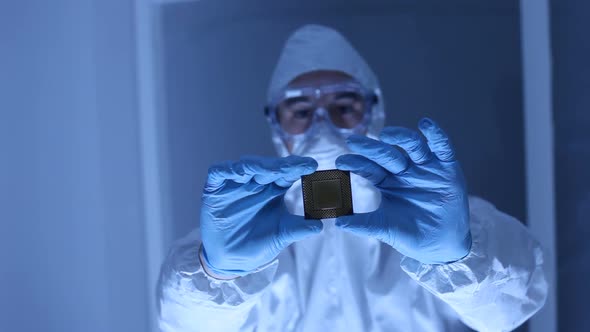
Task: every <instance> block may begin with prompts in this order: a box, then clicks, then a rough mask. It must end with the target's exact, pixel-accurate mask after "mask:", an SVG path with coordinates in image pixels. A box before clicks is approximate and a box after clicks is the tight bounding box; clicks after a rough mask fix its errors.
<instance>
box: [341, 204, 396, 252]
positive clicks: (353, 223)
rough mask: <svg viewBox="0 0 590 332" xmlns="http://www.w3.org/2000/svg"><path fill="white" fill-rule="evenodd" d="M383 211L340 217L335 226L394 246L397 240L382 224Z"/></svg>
mask: <svg viewBox="0 0 590 332" xmlns="http://www.w3.org/2000/svg"><path fill="white" fill-rule="evenodd" d="M381 213H382V212H381V209H378V210H376V211H373V212H369V213H355V214H353V215H349V216H340V217H338V218H337V219H336V223H335V225H336V226H337V227H339V228H341V229H342V230H344V231H347V232H350V233H353V234H356V235H361V236H368V237H372V238H375V239H377V240H380V241H383V242H385V243H387V244H389V245H392V246H393V243H394V242H393V241H394V240H395V239H394V238H393V236H392V234H391V232H390V231H389V227H384V226H383V222H382V214H381Z"/></svg>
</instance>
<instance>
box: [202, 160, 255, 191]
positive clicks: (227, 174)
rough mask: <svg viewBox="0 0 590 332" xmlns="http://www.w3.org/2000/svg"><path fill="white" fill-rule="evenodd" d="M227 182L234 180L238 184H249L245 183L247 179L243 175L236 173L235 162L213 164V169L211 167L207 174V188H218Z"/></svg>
mask: <svg viewBox="0 0 590 332" xmlns="http://www.w3.org/2000/svg"><path fill="white" fill-rule="evenodd" d="M227 180H232V181H235V182H238V183H245V182H247V181H245V180H246V177H245V176H244V175H243V174H238V173H236V172H234V169H233V162H231V161H224V162H220V163H216V164H213V165H212V166H211V167H209V170H208V172H207V184H206V187H205V188H206V189H210V190H211V189H215V188H218V187H220V186H221V185H222V184H223V183H224V182H225V181H227ZM248 181H249V179H248Z"/></svg>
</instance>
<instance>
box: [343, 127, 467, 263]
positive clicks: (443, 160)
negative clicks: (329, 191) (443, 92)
mask: <svg viewBox="0 0 590 332" xmlns="http://www.w3.org/2000/svg"><path fill="white" fill-rule="evenodd" d="M419 129H420V131H421V132H422V134H424V137H426V139H427V141H426V140H424V138H423V137H422V136H421V135H420V134H419V133H418V132H416V131H413V130H410V129H406V128H401V127H387V128H385V129H384V130H383V131H382V132H381V135H380V141H377V140H373V139H370V138H368V137H365V136H359V135H353V136H350V137H349V138H348V139H347V144H348V146H349V148H350V149H351V150H352V151H353V152H354V153H356V154H348V155H343V156H340V157H339V158H338V159H337V160H336V167H338V168H339V169H341V170H347V171H351V172H353V173H356V174H358V175H360V176H363V177H365V178H367V179H368V180H370V181H371V182H372V183H373V184H374V185H375V186H376V187H377V188H379V189H380V190H381V193H382V202H381V206H380V207H379V209H377V210H376V211H373V212H369V213H364V214H355V215H351V216H342V217H339V218H338V220H337V221H336V225H337V226H339V227H341V228H342V229H344V230H347V231H350V232H352V233H355V234H359V235H366V236H371V237H374V238H377V239H379V240H381V241H383V242H385V243H387V244H389V245H391V246H392V247H393V248H395V249H397V250H398V251H399V252H400V253H401V254H403V255H405V256H408V257H411V258H414V259H416V260H418V261H420V262H422V263H426V264H444V263H448V262H453V261H456V260H459V259H461V258H463V257H465V256H466V255H467V254H468V253H469V250H470V248H471V232H470V229H469V205H468V197H467V192H466V188H465V180H464V177H463V172H462V170H461V167H460V166H459V162H458V161H457V160H456V159H455V153H454V151H453V148H452V147H451V144H450V142H449V138H448V137H447V135H446V134H445V133H444V132H443V131H442V129H441V128H440V127H439V126H438V125H437V124H436V123H434V122H433V121H432V120H430V119H427V118H424V119H422V120H421V121H420V123H419ZM400 148H401V149H400ZM404 151H405V152H404ZM353 195H354V193H353Z"/></svg>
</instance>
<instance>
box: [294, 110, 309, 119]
mask: <svg viewBox="0 0 590 332" xmlns="http://www.w3.org/2000/svg"><path fill="white" fill-rule="evenodd" d="M312 112H313V111H312V110H311V109H302V110H296V111H293V118H295V119H307V118H309V117H311V114H312Z"/></svg>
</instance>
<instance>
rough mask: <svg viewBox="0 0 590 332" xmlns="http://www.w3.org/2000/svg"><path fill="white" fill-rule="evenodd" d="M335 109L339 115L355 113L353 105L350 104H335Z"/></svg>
mask: <svg viewBox="0 0 590 332" xmlns="http://www.w3.org/2000/svg"><path fill="white" fill-rule="evenodd" d="M336 110H337V111H338V113H339V114H340V115H347V114H352V113H355V110H354V107H353V106H352V105H339V106H336Z"/></svg>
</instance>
